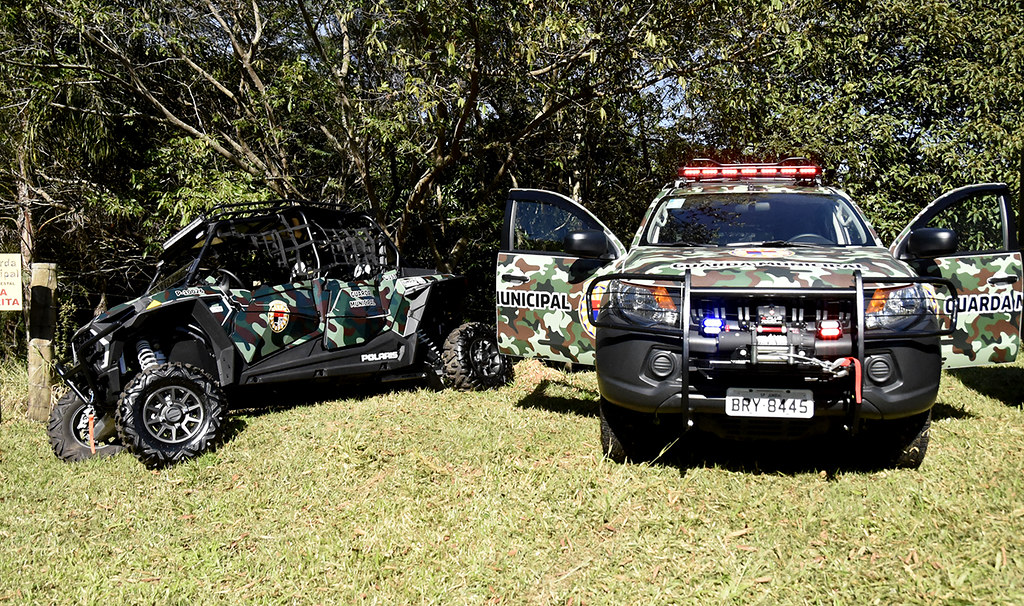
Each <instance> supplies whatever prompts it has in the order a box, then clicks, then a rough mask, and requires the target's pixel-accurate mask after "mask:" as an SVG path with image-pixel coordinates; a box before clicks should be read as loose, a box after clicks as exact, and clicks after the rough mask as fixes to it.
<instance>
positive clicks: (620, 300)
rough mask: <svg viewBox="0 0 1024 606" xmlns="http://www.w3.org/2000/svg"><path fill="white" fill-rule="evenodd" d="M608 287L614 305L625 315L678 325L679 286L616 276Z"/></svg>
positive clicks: (641, 320) (649, 322)
mask: <svg viewBox="0 0 1024 606" xmlns="http://www.w3.org/2000/svg"><path fill="white" fill-rule="evenodd" d="M608 290H609V291H610V292H611V305H612V307H613V308H614V309H615V310H616V311H618V312H619V313H620V314H621V315H622V317H624V318H625V319H627V320H629V321H631V322H636V323H639V324H644V325H652V324H662V325H665V326H669V327H673V328H675V327H678V326H679V302H680V295H679V291H678V290H676V289H672V290H670V289H669V288H666V287H664V286H654V285H650V286H649V285H645V284H637V283H635V282H623V281H621V280H615V281H614V282H613V283H612V284H611V285H610V286H609V289H608Z"/></svg>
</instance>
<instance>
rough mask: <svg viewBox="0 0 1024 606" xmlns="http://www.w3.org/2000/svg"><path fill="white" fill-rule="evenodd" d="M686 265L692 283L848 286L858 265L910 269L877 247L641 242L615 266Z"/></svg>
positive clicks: (886, 272)
mask: <svg viewBox="0 0 1024 606" xmlns="http://www.w3.org/2000/svg"><path fill="white" fill-rule="evenodd" d="M686 270H690V273H691V281H692V285H693V286H694V287H697V288H703V287H731V288H816V289H819V288H851V287H853V285H854V283H855V277H854V276H855V274H856V272H857V271H860V272H861V275H862V276H863V277H865V278H871V277H875V278H902V277H912V276H914V275H915V274H914V272H913V271H912V270H911V269H910V268H909V267H908V266H907V265H905V264H904V263H901V262H899V261H897V260H896V259H894V258H893V257H892V255H891V254H890V253H889V251H888V250H886V249H884V248H881V247H850V248H839V247H832V248H826V247H803V246H801V247H784V248H764V247H735V246H730V247H713V248H666V247H643V248H638V249H633V250H632V251H631V252H630V253H629V255H627V256H626V258H625V259H623V261H622V264H621V265H620V266H619V268H618V271H620V272H623V273H639V274H650V275H652V276H673V277H682V276H683V275H684V274H685V272H686Z"/></svg>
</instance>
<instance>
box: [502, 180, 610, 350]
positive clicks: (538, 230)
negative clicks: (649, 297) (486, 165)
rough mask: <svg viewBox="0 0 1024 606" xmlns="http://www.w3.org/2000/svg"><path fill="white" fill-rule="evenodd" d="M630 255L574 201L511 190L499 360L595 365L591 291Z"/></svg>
mask: <svg viewBox="0 0 1024 606" xmlns="http://www.w3.org/2000/svg"><path fill="white" fill-rule="evenodd" d="M625 252H626V249H625V247H624V246H623V245H622V243H621V242H620V241H619V239H618V238H616V237H615V235H614V234H612V232H611V230H609V229H608V228H607V227H605V225H604V224H603V223H601V221H600V220H598V219H597V217H595V216H594V215H593V214H591V213H590V212H589V211H588V210H587V209H585V208H583V207H582V206H581V205H579V204H578V203H576V202H575V201H573V200H572V199H570V198H567V197H565V196H563V195H561V194H557V193H554V192H549V191H543V190H536V189H513V190H511V191H510V192H509V196H508V200H507V201H506V203H505V220H504V225H503V228H502V232H501V250H500V251H499V252H498V263H497V272H496V275H497V285H496V293H495V294H496V299H497V326H498V347H499V349H500V350H501V353H503V354H506V355H511V356H520V357H536V358H541V359H544V360H550V361H554V362H571V363H576V364H586V365H593V364H594V326H593V324H591V322H590V318H589V317H588V316H589V311H590V304H589V302H588V301H586V294H587V287H588V285H589V283H590V280H591V279H592V278H593V277H594V276H595V275H597V274H598V273H601V272H602V270H607V268H609V267H610V266H611V265H613V263H614V261H615V260H616V259H618V258H620V257H622V256H623V255H624V254H625Z"/></svg>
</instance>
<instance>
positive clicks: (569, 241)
mask: <svg viewBox="0 0 1024 606" xmlns="http://www.w3.org/2000/svg"><path fill="white" fill-rule="evenodd" d="M562 243H563V245H564V247H565V251H566V252H567V253H569V254H572V255H576V256H577V257H588V258H592V259H596V258H599V257H603V256H605V255H606V254H608V249H609V248H610V246H608V236H607V235H605V233H604V232H603V231H600V230H597V229H584V230H580V231H571V232H569V233H568V234H566V236H565V240H564V241H563V242H562Z"/></svg>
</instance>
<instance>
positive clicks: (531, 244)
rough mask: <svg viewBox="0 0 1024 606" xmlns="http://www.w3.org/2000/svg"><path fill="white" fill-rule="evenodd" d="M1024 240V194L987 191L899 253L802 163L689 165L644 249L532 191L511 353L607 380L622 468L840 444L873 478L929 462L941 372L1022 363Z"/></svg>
mask: <svg viewBox="0 0 1024 606" xmlns="http://www.w3.org/2000/svg"><path fill="white" fill-rule="evenodd" d="M1015 234H1016V230H1015V226H1014V218H1013V210H1012V206H1011V204H1010V195H1009V191H1008V189H1007V186H1006V185H1003V184H982V185H972V186H968V187H964V188H961V189H957V190H955V191H951V192H949V193H947V194H945V195H943V196H941V197H940V198H938V199H936V200H935V201H934V202H933V203H931V204H930V205H929V206H927V207H926V208H925V209H924V210H922V211H921V213H920V214H918V216H917V217H916V218H915V219H914V220H913V221H912V222H911V223H910V225H908V226H907V228H906V229H905V230H904V231H903V232H902V233H901V234H900V235H899V236H898V237H897V238H896V241H895V242H894V243H893V244H892V246H890V247H889V248H888V249H886V248H885V247H883V246H882V244H881V242H880V241H879V238H878V236H877V235H876V233H875V232H874V230H873V229H872V228H871V226H870V225H869V224H868V222H867V221H866V220H865V218H864V215H863V213H862V212H861V211H860V210H859V209H858V207H857V205H856V204H854V202H853V201H852V200H851V199H850V198H849V197H848V196H847V195H846V194H844V193H843V192H842V191H839V190H837V189H835V188H832V187H826V186H824V185H822V184H821V169H820V168H819V167H818V166H815V165H812V164H810V163H807V162H806V161H802V160H800V159H790V160H786V161H783V162H781V163H777V164H733V165H723V164H718V163H715V162H712V161H709V160H702V161H695V162H693V163H692V165H691V166H687V167H683V168H681V169H680V171H679V179H678V180H677V181H675V182H674V183H671V184H669V185H668V186H666V187H665V188H664V190H662V191H661V192H660V193H659V194H658V195H657V197H656V198H655V199H654V201H653V202H652V203H651V205H650V208H649V209H648V210H647V213H646V215H645V217H644V219H643V222H642V224H641V225H640V228H639V229H638V230H637V232H636V235H635V236H634V237H633V241H632V243H631V246H630V248H629V250H628V251H627V249H626V247H624V246H623V245H622V243H620V241H619V240H618V239H617V238H616V237H615V236H614V235H613V234H612V233H611V231H609V230H608V229H607V228H606V227H605V225H604V224H603V223H601V221H599V220H598V219H597V218H596V217H594V216H593V215H592V214H591V213H590V212H588V211H587V210H586V209H585V208H583V207H582V206H581V205H580V204H578V203H576V202H575V201H573V200H571V199H569V198H567V197H565V196H562V195H559V194H557V193H553V192H548V191H540V190H529V189H514V190H512V191H511V192H510V194H509V197H508V201H507V203H506V209H505V223H504V227H503V231H502V236H501V251H500V252H499V255H498V261H497V287H496V288H497V293H496V294H497V297H496V298H497V322H498V345H499V349H500V350H501V351H502V352H503V353H505V354H508V355H512V356H524V357H538V358H542V359H545V360H550V361H555V362H568V363H573V364H582V365H595V366H596V370H597V377H598V385H599V389H600V394H601V409H600V410H601V443H602V446H603V450H604V453H605V455H606V456H608V457H609V458H611V459H614V460H618V461H623V460H625V459H627V458H629V459H633V460H641V459H648V458H651V457H654V456H657V455H658V454H659V453H660V452H661V451H662V449H663V447H664V446H665V445H666V444H667V443H669V442H670V441H671V440H677V439H685V437H686V436H687V435H688V434H689V432H690V431H693V430H698V431H699V430H703V431H706V432H711V433H713V434H716V435H718V436H720V437H724V438H727V439H743V440H771V439H787V438H799V437H803V436H811V435H823V434H827V433H829V432H838V433H840V434H859V436H858V438H857V441H858V442H859V443H866V446H867V447H866V448H865V449H864V450H863V452H864V456H866V457H869V458H871V459H873V463H877V464H881V465H885V466H895V467H917V466H919V465H920V463H921V461H922V459H923V458H924V455H925V451H926V448H927V445H928V430H929V427H930V424H931V409H932V407H933V405H934V403H935V400H936V396H937V393H938V386H939V376H940V370H941V369H942V368H954V367H960V366H970V365H982V364H996V363H1002V362H1011V361H1013V360H1014V359H1015V358H1016V356H1017V352H1018V349H1019V347H1020V338H1019V328H1020V317H1021V309H1022V282H1021V271H1022V269H1021V255H1020V252H1019V251H1018V250H1017V242H1016V237H1015ZM858 452H859V450H858Z"/></svg>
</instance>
